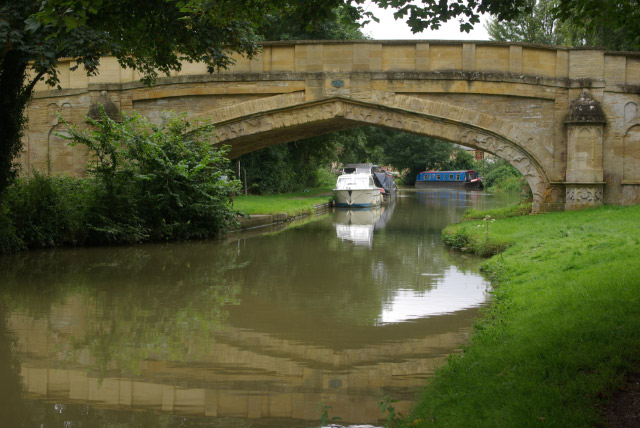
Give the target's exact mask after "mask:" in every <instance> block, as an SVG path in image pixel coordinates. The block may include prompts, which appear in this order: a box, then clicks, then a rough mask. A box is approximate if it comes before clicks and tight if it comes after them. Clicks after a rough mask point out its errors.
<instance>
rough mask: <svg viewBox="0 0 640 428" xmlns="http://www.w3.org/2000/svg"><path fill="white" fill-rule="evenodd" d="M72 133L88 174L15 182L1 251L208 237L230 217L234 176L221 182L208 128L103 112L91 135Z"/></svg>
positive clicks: (1, 211) (223, 167) (4, 212)
mask: <svg viewBox="0 0 640 428" xmlns="http://www.w3.org/2000/svg"><path fill="white" fill-rule="evenodd" d="M69 132H70V137H69V139H70V140H71V142H72V144H83V145H86V146H87V147H88V149H89V153H90V162H89V166H88V168H87V178H86V179H72V178H65V177H47V176H42V175H40V174H38V173H34V176H33V177H32V178H30V179H22V180H18V181H17V182H16V183H14V185H13V186H12V187H10V188H9V189H8V190H7V192H6V194H5V197H4V198H3V203H2V206H1V207H0V251H5V252H6V251H12V250H15V249H20V248H25V247H30V248H33V247H47V246H60V245H66V244H80V243H87V244H105V243H132V242H141V241H145V240H149V239H152V240H158V239H189V238H205V237H212V236H216V235H219V234H220V233H221V232H223V231H224V230H226V229H227V228H228V227H229V226H230V225H231V224H232V223H233V222H234V221H235V220H234V216H233V212H232V210H231V204H230V198H231V195H232V194H233V193H234V192H237V191H238V182H236V181H234V180H229V179H227V177H228V176H229V174H230V171H229V170H228V164H229V161H228V160H227V159H226V157H225V154H226V150H225V149H219V148H216V147H214V146H212V145H211V144H210V142H211V141H213V128H212V127H211V126H209V125H208V124H206V123H190V122H189V121H188V120H187V119H186V117H185V116H184V115H180V116H177V115H173V116H169V117H168V118H167V120H166V123H165V124H164V125H162V126H156V125H154V124H152V123H150V122H149V121H148V120H146V119H143V118H142V117H140V116H139V115H133V116H131V117H126V118H125V120H124V122H123V123H116V122H114V121H112V120H111V119H109V118H108V117H106V116H103V118H102V120H101V121H99V122H93V130H91V131H89V130H85V131H79V130H78V129H70V131H69Z"/></svg>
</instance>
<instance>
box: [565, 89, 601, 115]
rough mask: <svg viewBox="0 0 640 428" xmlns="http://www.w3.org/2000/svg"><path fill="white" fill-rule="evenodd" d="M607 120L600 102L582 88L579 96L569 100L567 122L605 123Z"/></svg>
mask: <svg viewBox="0 0 640 428" xmlns="http://www.w3.org/2000/svg"><path fill="white" fill-rule="evenodd" d="M606 121H607V120H606V118H605V116H604V112H603V111H602V106H601V105H600V103H599V102H598V101H596V100H594V99H593V97H592V96H591V94H590V93H589V92H588V91H587V90H584V91H582V93H581V94H580V96H579V97H578V98H577V99H575V100H573V101H571V104H570V105H569V115H568V116H567V119H566V121H565V122H567V123H576V122H577V123H605V122H606Z"/></svg>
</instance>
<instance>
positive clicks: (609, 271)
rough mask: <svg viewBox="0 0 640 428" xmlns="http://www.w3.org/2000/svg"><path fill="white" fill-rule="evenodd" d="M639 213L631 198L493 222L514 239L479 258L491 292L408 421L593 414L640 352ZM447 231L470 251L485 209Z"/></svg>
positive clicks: (546, 421) (548, 421)
mask: <svg viewBox="0 0 640 428" xmlns="http://www.w3.org/2000/svg"><path fill="white" fill-rule="evenodd" d="M638 224H640V207H638V206H634V207H624V208H623V207H610V206H606V207H602V208H598V209H592V210H585V211H579V212H564V213H552V214H546V215H538V216H524V217H515V218H508V219H504V220H498V221H496V222H495V223H492V224H491V227H490V231H489V238H488V241H489V242H494V243H495V242H502V243H508V245H509V246H508V248H507V249H506V250H504V252H502V253H501V254H499V255H496V256H494V257H493V258H491V259H489V260H487V261H486V262H485V263H484V267H483V269H484V270H485V271H486V272H487V273H488V274H489V275H490V277H491V279H492V282H493V284H494V290H493V292H492V295H493V299H492V300H493V301H492V304H491V306H490V307H489V308H488V309H487V310H486V311H485V312H484V315H483V317H482V318H481V319H480V320H478V321H477V324H476V326H475V330H474V334H473V337H472V340H471V343H470V344H469V345H468V346H467V347H466V348H465V349H464V352H462V353H461V354H460V355H456V356H452V357H450V359H449V361H448V364H447V365H446V366H445V367H443V368H442V369H441V370H439V371H438V373H437V375H436V377H435V378H434V379H433V380H432V381H431V382H430V383H429V384H428V386H427V387H426V389H425V390H424V391H423V393H422V394H421V397H420V399H419V402H418V404H417V405H416V407H415V409H414V411H413V413H412V415H411V417H410V418H409V419H408V422H409V423H410V424H413V425H419V426H431V425H432V424H435V425H436V426H448V427H524V426H541V427H543V426H544V427H549V426H553V427H589V426H598V424H599V422H600V414H599V412H598V405H601V404H603V403H604V402H605V401H606V400H607V399H608V398H610V397H611V395H612V393H613V392H614V391H616V389H617V388H618V387H619V386H620V385H621V383H622V382H623V379H624V375H625V373H627V372H628V371H631V370H634V369H637V367H638V364H639V363H640V362H639V361H638V355H640V334H638V332H639V331H640V263H638V254H640V232H639V231H638ZM478 225H480V227H477V226H478ZM443 235H444V237H445V240H447V241H448V242H451V243H453V244H454V245H456V246H457V247H460V248H461V247H466V248H468V249H471V251H473V252H476V253H481V252H480V251H479V250H478V248H482V245H485V244H482V241H487V238H486V235H485V232H484V223H483V222H482V221H476V222H465V223H462V224H458V225H454V226H450V227H449V228H447V229H446V230H445V231H444V234H443ZM455 242H458V244H455Z"/></svg>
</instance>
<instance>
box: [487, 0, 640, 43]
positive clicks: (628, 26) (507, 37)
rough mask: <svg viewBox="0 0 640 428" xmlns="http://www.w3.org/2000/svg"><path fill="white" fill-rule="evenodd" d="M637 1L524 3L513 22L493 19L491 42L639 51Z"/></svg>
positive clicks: (527, 0)
mask: <svg viewBox="0 0 640 428" xmlns="http://www.w3.org/2000/svg"><path fill="white" fill-rule="evenodd" d="M639 10H640V4H639V3H638V1H637V0H611V1H605V2H603V1H601V0H525V2H524V4H523V5H522V6H520V8H519V12H518V15H517V16H516V17H514V18H513V19H512V20H509V21H503V20H501V19H499V18H497V17H496V18H494V19H492V20H490V21H489V23H488V25H487V31H488V32H489V35H490V36H491V39H492V40H501V41H510V42H530V43H545V44H554V45H566V46H602V47H605V48H608V49H612V50H638V49H640V23H639V22H640V12H638V11H639Z"/></svg>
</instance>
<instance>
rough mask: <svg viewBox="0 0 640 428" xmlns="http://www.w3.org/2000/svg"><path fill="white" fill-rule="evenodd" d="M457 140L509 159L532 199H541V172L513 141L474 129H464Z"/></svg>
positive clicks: (544, 183) (545, 186)
mask: <svg viewBox="0 0 640 428" xmlns="http://www.w3.org/2000/svg"><path fill="white" fill-rule="evenodd" d="M458 141H459V142H460V143H461V144H463V145H468V146H471V147H478V148H480V149H482V150H483V151H486V152H489V153H493V154H495V155H496V156H498V157H501V158H502V159H505V160H507V161H509V163H510V164H511V165H513V166H514V167H515V168H516V169H517V170H518V171H520V173H521V174H522V175H523V176H524V177H525V179H526V180H527V183H529V186H530V187H531V191H532V193H533V196H534V200H537V201H542V200H543V196H544V193H545V191H546V188H547V184H546V182H545V180H544V179H543V178H542V174H541V173H540V172H539V171H538V169H537V168H536V166H535V164H534V163H533V162H532V161H531V157H530V156H529V155H528V154H527V153H525V152H524V151H523V150H522V149H520V148H518V147H516V146H515V145H514V144H513V143H511V142H509V141H507V140H504V139H502V138H496V137H495V136H493V135H489V134H486V133H483V132H480V131H478V130H475V129H464V130H463V131H462V132H461V133H460V136H459V137H458Z"/></svg>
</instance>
